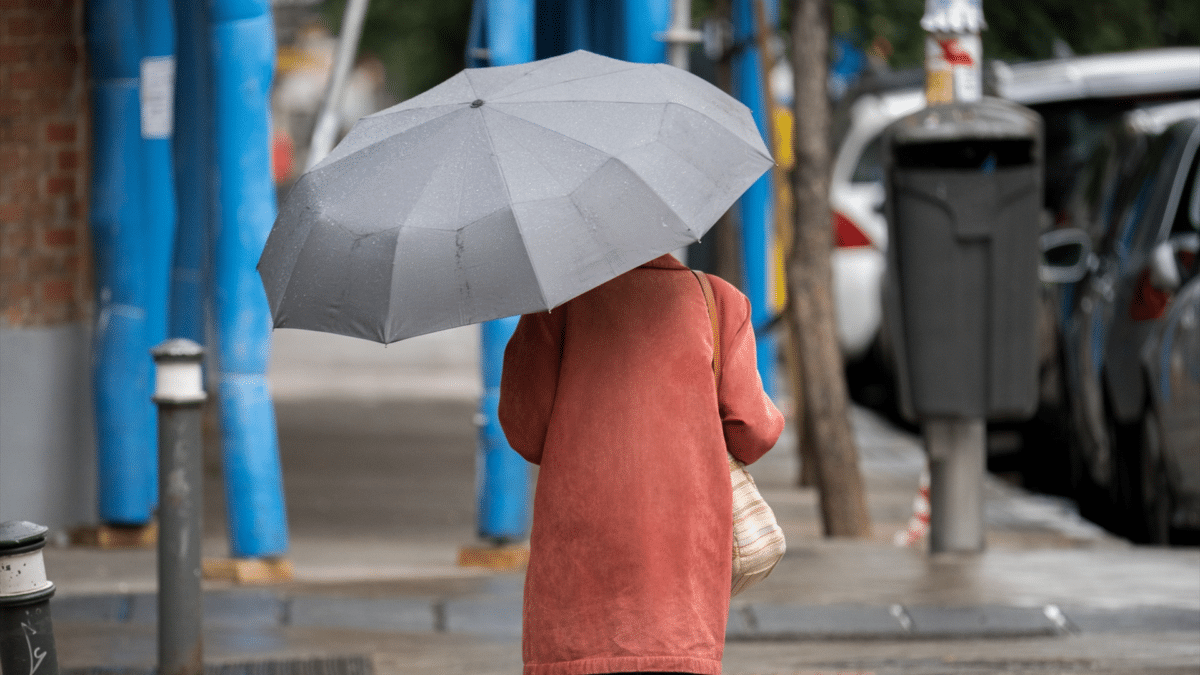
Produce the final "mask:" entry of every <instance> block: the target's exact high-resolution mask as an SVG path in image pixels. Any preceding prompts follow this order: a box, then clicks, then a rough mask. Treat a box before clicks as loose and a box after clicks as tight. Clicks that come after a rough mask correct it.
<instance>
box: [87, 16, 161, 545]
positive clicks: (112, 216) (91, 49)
mask: <svg viewBox="0 0 1200 675" xmlns="http://www.w3.org/2000/svg"><path fill="white" fill-rule="evenodd" d="M86 21H87V45H88V57H89V61H90V63H91V76H92V82H93V83H92V91H91V99H92V148H93V150H92V176H91V193H92V196H91V204H90V208H89V210H88V220H89V224H90V225H91V230H92V245H93V248H94V254H95V259H94V263H95V273H96V324H95V333H94V335H93V337H92V341H93V350H94V354H93V363H94V365H93V371H92V378H93V380H92V381H93V387H94V391H95V415H96V452H97V486H96V487H97V497H98V502H99V504H98V507H99V517H100V520H101V521H102V522H104V523H108V524H112V525H145V524H147V523H149V522H150V517H151V512H152V508H153V505H154V501H155V492H156V490H155V485H156V476H155V464H154V463H152V461H153V460H152V459H151V458H152V457H153V453H154V451H155V448H156V447H157V446H156V441H155V439H156V434H155V428H154V417H153V403H151V402H150V396H151V395H152V393H153V392H152V391H151V365H152V363H151V360H150V346H151V343H150V341H149V339H148V334H147V285H146V274H145V272H146V265H145V261H146V247H145V241H144V239H145V224H144V222H143V218H144V216H143V211H142V196H143V193H142V178H143V176H142V173H141V163H142V147H141V143H142V137H141V118H140V114H139V105H138V71H139V63H140V60H141V48H140V44H139V40H138V31H137V25H138V23H137V4H136V0H93V1H92V2H89V3H88V5H87V20H86Z"/></svg>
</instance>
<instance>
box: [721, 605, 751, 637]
mask: <svg viewBox="0 0 1200 675" xmlns="http://www.w3.org/2000/svg"><path fill="white" fill-rule="evenodd" d="M757 636H758V632H757V631H756V630H755V629H754V625H753V624H752V623H751V617H750V608H749V607H748V606H738V607H730V608H729V621H728V622H727V623H726V624H725V639H727V640H749V639H753V638H755V637H757Z"/></svg>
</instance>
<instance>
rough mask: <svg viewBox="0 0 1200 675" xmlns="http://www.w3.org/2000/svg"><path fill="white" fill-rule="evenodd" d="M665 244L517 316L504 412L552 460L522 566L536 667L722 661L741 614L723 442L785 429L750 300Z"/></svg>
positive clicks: (704, 666)
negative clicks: (710, 304) (642, 260)
mask: <svg viewBox="0 0 1200 675" xmlns="http://www.w3.org/2000/svg"><path fill="white" fill-rule="evenodd" d="M712 286H713V291H714V294H715V296H716V304H717V313H718V316H719V320H720V338H721V363H722V365H721V381H720V388H719V392H718V389H717V387H716V386H714V380H713V370H712V355H713V338H712V325H711V323H710V322H709V318H708V311H707V305H706V303H705V299H704V293H703V291H702V290H701V288H700V284H699V282H698V281H697V279H696V278H695V276H693V274H692V272H691V271H690V270H689V269H688V268H687V267H685V266H683V265H681V264H680V263H679V262H677V261H676V260H675V259H674V258H672V257H670V256H663V257H660V258H657V259H655V260H653V261H651V262H649V263H646V264H645V265H643V266H641V267H639V268H637V269H634V270H631V271H630V272H627V273H625V274H623V275H621V276H619V277H617V278H615V279H613V280H612V281H609V282H607V283H605V284H603V285H601V286H599V287H597V288H595V289H593V290H591V291H589V292H587V293H585V294H583V295H581V296H579V297H577V298H575V299H573V300H571V301H569V302H567V303H566V304H564V305H562V306H561V307H558V308H556V309H554V310H552V311H550V312H543V313H539V314H530V315H526V316H524V317H522V318H521V321H520V323H519V324H518V326H517V329H516V333H515V334H514V335H513V337H512V340H511V341H509V343H508V348H507V350H506V352H505V355H504V375H503V379H502V383H501V389H500V410H499V415H500V423H501V425H502V426H503V428H504V432H505V434H506V435H507V437H508V440H509V442H510V443H511V444H512V447H513V448H515V449H516V450H517V452H519V453H521V455H522V456H524V457H525V459H527V460H529V461H530V462H533V463H534V464H538V465H540V472H539V474H538V482H537V491H536V495H535V497H534V509H533V528H532V533H531V538H530V560H529V570H528V573H527V575H526V582H525V606H524V625H523V644H522V651H523V656H524V661H525V670H524V673H525V675H585V674H591V673H612V672H625V671H681V672H687V673H702V674H705V675H717V674H719V673H720V672H721V656H722V651H723V649H724V644H725V622H726V619H727V618H728V613H729V590H730V575H731V571H730V558H731V555H732V537H733V534H732V500H731V497H730V483H729V465H728V462H727V460H726V456H725V452H726V449H727V448H728V450H729V451H730V452H732V453H733V455H734V456H735V457H737V458H738V459H740V460H742V461H743V462H745V463H747V464H750V463H752V462H754V461H755V460H757V459H758V458H759V457H761V456H762V455H763V454H764V453H766V452H767V450H769V449H770V448H771V447H772V446H773V445H774V444H775V440H776V439H777V438H778V437H779V434H780V432H781V431H782V429H783V416H782V415H781V414H780V413H779V411H778V410H777V409H776V408H775V406H774V405H773V404H772V403H771V401H770V399H769V398H768V397H767V396H766V394H765V393H764V392H763V387H762V382H761V381H760V380H759V376H758V370H757V368H756V365H755V348H754V332H753V329H752V327H751V325H750V303H749V301H748V300H747V299H746V297H745V296H744V295H742V294H741V293H740V292H739V291H738V290H737V289H735V288H734V287H733V286H731V285H729V284H728V283H726V282H724V281H722V280H721V279H719V278H716V277H713V278H712Z"/></svg>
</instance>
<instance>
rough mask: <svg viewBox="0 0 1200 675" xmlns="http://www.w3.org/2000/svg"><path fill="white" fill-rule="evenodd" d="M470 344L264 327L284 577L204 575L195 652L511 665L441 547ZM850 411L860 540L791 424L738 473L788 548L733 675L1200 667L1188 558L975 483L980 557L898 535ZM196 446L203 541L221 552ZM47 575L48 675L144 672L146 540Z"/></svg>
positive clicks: (487, 607) (733, 644)
mask: <svg viewBox="0 0 1200 675" xmlns="http://www.w3.org/2000/svg"><path fill="white" fill-rule="evenodd" d="M477 353H478V338H477V331H476V330H474V329H459V330H456V331H450V332H447V333H443V334H439V335H436V336H428V337H427V338H418V339H415V340H411V341H405V342H402V343H398V344H396V345H393V346H390V347H387V348H386V349H385V348H383V347H381V346H379V345H374V344H370V343H365V342H361V341H356V340H350V339H348V338H337V337H334V336H325V335H321V334H316V333H306V332H302V331H277V332H276V334H275V360H274V362H273V365H272V371H271V381H272V387H273V390H274V393H275V396H276V407H277V416H278V423H279V433H280V445H281V452H282V454H283V463H284V482H285V486H286V491H287V500H288V503H287V507H288V513H289V520H290V526H291V528H292V530H291V539H292V547H291V550H290V552H289V554H288V559H289V560H290V561H291V562H292V563H293V565H294V566H295V569H296V579H295V580H294V581H293V582H291V583H288V584H284V585H279V586H272V587H257V588H246V587H242V588H235V587H231V586H230V585H228V584H223V583H212V582H206V585H205V590H206V593H205V617H204V618H205V623H206V644H205V650H206V651H205V653H206V660H207V661H208V662H209V663H212V664H226V665H227V667H226V668H225V669H224V670H225V671H229V672H232V671H231V668H232V666H228V664H238V663H249V662H253V663H259V664H260V665H261V664H263V663H264V662H272V663H274V664H275V665H274V666H272V667H273V668H276V671H277V672H281V673H282V672H297V673H299V672H312V673H331V674H332V673H347V675H349V674H351V673H360V672H361V673H368V672H376V673H397V674H400V673H404V674H409V673H412V674H416V673H422V674H425V673H429V674H431V675H432V674H434V673H439V674H440V673H464V674H467V673H470V674H472V675H488V674H491V673H496V674H499V673H517V672H520V645H519V639H520V609H521V589H522V584H523V575H522V574H519V573H490V572H485V571H482V570H476V569H466V568H459V567H457V566H456V565H455V559H456V555H457V551H458V548H459V547H460V546H462V545H464V544H471V543H474V533H473V530H474V475H475V474H474V453H475V433H476V432H475V427H474V422H473V419H474V415H475V407H476V401H477V397H478V395H479V384H478V375H477ZM853 423H854V430H855V435H856V438H857V440H858V443H859V449H860V452H861V462H862V470H863V473H864V476H865V478H866V481H867V485H868V490H869V503H870V508H871V514H872V521H873V523H874V528H875V533H874V537H873V539H872V540H870V541H865V542H848V541H829V540H825V539H823V538H821V537H820V536H819V517H818V513H817V506H816V495H815V493H814V492H813V491H812V490H810V489H804V490H801V489H797V488H794V487H792V485H793V482H794V477H795V476H796V473H797V462H796V453H795V448H794V444H795V436H794V431H793V430H792V429H791V428H789V429H788V430H786V431H785V433H784V437H783V438H782V439H781V442H780V443H779V445H778V446H777V447H776V448H775V450H773V451H772V452H771V453H768V455H767V456H766V457H765V458H764V459H763V460H762V461H760V462H759V463H757V464H755V465H754V466H753V467H752V471H753V473H754V475H755V477H756V480H757V481H758V483H759V485H760V487H761V488H762V489H763V492H764V494H765V496H766V498H767V500H768V501H769V502H770V503H771V505H772V506H773V508H774V509H775V512H776V514H777V515H778V517H779V518H780V520H781V523H782V524H783V527H784V529H785V532H786V533H787V536H788V554H787V556H786V557H785V558H784V560H783V561H782V562H781V563H780V565H779V567H778V568H777V569H776V571H775V572H774V573H773V574H772V576H771V577H770V579H768V580H767V581H766V582H764V583H762V584H761V585H760V586H759V587H756V588H754V589H751V590H750V591H748V592H747V593H745V594H743V595H741V596H739V597H737V598H735V599H734V601H733V605H732V608H731V612H730V620H729V643H728V646H727V650H726V658H725V668H726V672H727V673H730V674H731V675H737V674H743V675H749V674H751V673H759V674H760V675H765V674H766V673H788V674H792V673H814V672H835V671H855V672H875V673H893V672H895V673H922V674H923V673H943V672H944V673H955V672H964V673H984V672H988V673H990V672H997V673H999V672H1006V673H1007V672H1039V673H1041V672H1089V673H1100V672H1104V673H1109V672H1111V673H1121V672H1128V673H1142V672H1146V673H1196V672H1197V671H1200V551H1198V550H1196V549H1184V550H1168V549H1156V548H1146V547H1134V546H1130V545H1129V544H1128V543H1126V542H1124V541H1122V540H1120V539H1116V538H1114V537H1112V536H1110V535H1108V534H1106V533H1104V532H1103V531H1102V530H1100V529H1099V528H1096V527H1095V526H1093V525H1091V524H1090V523H1088V522H1087V521H1084V520H1082V519H1080V518H1079V516H1078V515H1077V514H1076V513H1075V511H1074V510H1073V507H1072V506H1070V504H1069V503H1068V502H1064V501H1060V500H1055V499H1050V498H1046V497H1040V496H1035V495H1030V494H1028V493H1025V492H1023V491H1021V490H1019V489H1016V488H1013V487H1011V486H1008V485H1006V484H1004V483H1002V482H1000V481H998V480H995V479H992V478H989V479H988V481H987V485H986V491H987V538H988V549H987V551H986V552H985V553H983V554H979V555H939V556H930V555H928V554H927V553H925V552H924V549H923V548H921V547H918V548H916V549H912V548H898V547H897V546H895V545H894V544H893V543H892V539H893V535H894V534H895V533H896V532H897V531H898V530H902V529H904V527H905V525H906V523H907V521H908V519H909V517H910V516H911V514H912V502H913V497H914V496H915V494H916V492H917V485H918V481H919V476H920V472H921V469H922V467H923V462H924V459H923V455H922V453H921V450H920V446H919V444H918V440H917V439H916V438H914V437H912V436H911V435H909V434H907V433H904V432H901V431H898V430H896V429H895V428H893V427H891V426H890V425H888V424H887V423H886V422H885V421H883V420H881V419H880V418H878V417H876V416H874V415H873V414H871V413H869V412H867V411H863V410H855V411H854V416H853ZM212 450H213V448H212V447H211V444H210V448H209V452H208V453H207V454H206V477H207V478H206V486H205V488H206V515H205V518H206V522H205V532H206V538H205V554H206V556H224V555H227V553H228V551H227V547H226V544H225V542H224V530H223V528H224V514H223V508H222V499H223V497H222V493H221V490H222V486H221V484H220V470H219V463H218V461H217V459H216V453H215V452H213V451H212ZM46 565H47V572H48V574H49V576H50V578H51V579H52V580H53V581H54V582H55V583H56V584H57V586H58V589H59V592H58V595H57V596H56V599H55V601H54V604H53V605H52V607H53V612H54V616H55V627H56V637H57V639H58V645H59V660H60V663H61V664H62V665H63V667H64V668H65V669H67V670H72V669H82V668H90V667H101V666H102V667H107V668H130V669H135V670H136V669H143V670H144V669H147V668H150V667H152V666H153V665H154V661H155V654H156V648H155V637H154V622H155V619H156V611H157V609H156V601H155V597H154V595H153V592H154V588H155V560H154V552H153V551H97V550H93V549H84V548H50V549H48V550H47V552H46ZM948 658H952V659H955V660H954V661H947V660H946V659H948ZM289 664H290V665H289ZM1022 664H1024V665H1022ZM289 668H290V669H289ZM1055 668H1058V670H1055ZM233 670H236V668H233ZM276 671H272V672H276Z"/></svg>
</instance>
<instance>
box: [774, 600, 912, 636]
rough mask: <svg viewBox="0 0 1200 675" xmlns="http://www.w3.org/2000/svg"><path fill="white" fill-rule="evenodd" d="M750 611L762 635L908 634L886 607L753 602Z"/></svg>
mask: <svg viewBox="0 0 1200 675" xmlns="http://www.w3.org/2000/svg"><path fill="white" fill-rule="evenodd" d="M751 611H752V612H753V615H754V619H755V622H756V623H757V626H758V631H757V635H758V637H763V638H774V639H784V638H789V639H804V638H821V637H892V636H902V635H906V634H907V633H908V631H907V630H906V629H905V627H904V624H902V623H901V622H900V620H899V619H897V618H896V617H895V616H893V615H892V613H891V610H890V608H888V607H886V606H868V605H753V606H752V607H751Z"/></svg>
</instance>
